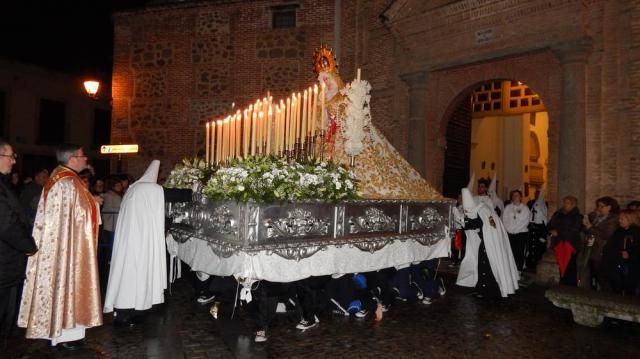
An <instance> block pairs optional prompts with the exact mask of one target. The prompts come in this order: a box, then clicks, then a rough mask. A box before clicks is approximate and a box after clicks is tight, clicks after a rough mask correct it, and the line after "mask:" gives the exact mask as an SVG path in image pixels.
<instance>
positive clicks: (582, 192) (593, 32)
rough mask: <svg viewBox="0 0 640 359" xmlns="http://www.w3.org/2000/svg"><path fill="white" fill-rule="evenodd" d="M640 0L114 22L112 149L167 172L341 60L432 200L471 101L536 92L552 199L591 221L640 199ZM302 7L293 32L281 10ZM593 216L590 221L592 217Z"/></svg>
mask: <svg viewBox="0 0 640 359" xmlns="http://www.w3.org/2000/svg"><path fill="white" fill-rule="evenodd" d="M639 5H640V1H638V0H609V1H605V0H586V1H585V0H562V1H558V0H460V1H450V0H434V1H422V0H368V1H363V0H352V1H348V0H309V1H304V0H300V1H283V0H279V1H275V0H263V1H244V2H237V1H196V2H190V3H175V4H165V5H161V6H157V7H151V8H148V9H144V10H140V11H136V12H130V13H121V14H117V15H116V16H115V54H114V61H115V63H114V72H113V116H114V117H113V119H114V120H113V127H112V138H113V139H114V141H122V142H129V141H136V142H138V143H140V145H141V147H142V149H143V152H142V153H141V155H142V156H141V157H139V158H137V159H135V160H133V161H130V162H129V163H128V165H129V169H130V171H131V172H132V173H136V172H137V171H141V169H142V168H143V167H144V166H145V164H146V163H147V162H148V160H150V159H151V158H153V157H160V158H162V159H163V160H165V164H168V165H169V166H165V168H164V170H165V173H166V171H168V170H169V169H170V167H171V166H172V165H173V163H175V162H176V161H177V160H179V159H180V158H181V157H184V156H192V155H195V154H196V153H197V152H198V150H200V149H201V147H202V143H201V142H202V139H203V137H204V136H203V135H202V132H203V126H202V124H203V123H204V121H205V120H207V119H210V118H211V117H213V116H216V115H219V114H221V113H224V112H226V111H228V110H229V109H230V105H231V103H232V102H236V103H239V104H243V103H245V102H249V101H252V100H253V99H255V98H257V97H258V96H262V95H263V94H264V92H266V90H270V91H271V92H272V93H274V94H276V95H278V94H283V93H286V92H287V91H288V90H291V89H295V88H301V87H302V86H303V85H306V84H308V83H310V82H311V81H313V74H312V72H311V70H310V58H311V55H312V52H313V49H314V48H315V47H317V46H318V45H319V44H321V43H327V44H329V45H332V46H333V47H334V50H336V53H337V54H338V56H339V61H340V65H341V67H340V71H341V73H342V75H343V77H344V78H346V79H349V78H352V77H353V74H354V72H355V69H356V68H357V67H361V68H362V74H363V78H365V79H367V80H369V81H370V82H371V84H372V87H373V91H372V112H373V120H374V122H375V123H376V125H377V126H378V127H380V128H381V129H382V131H383V132H384V133H385V135H387V137H389V138H390V140H391V141H392V143H393V144H394V145H396V147H397V148H398V149H399V150H400V151H401V152H402V153H403V154H404V155H405V156H406V157H407V158H408V159H409V161H410V162H411V163H412V164H414V166H415V167H416V168H418V169H419V170H420V171H421V172H422V173H423V174H424V175H425V177H426V178H427V179H428V180H429V181H430V182H432V183H433V184H434V185H435V186H436V187H437V188H441V187H442V182H443V180H444V179H443V172H444V165H445V164H444V154H445V151H446V148H447V140H446V136H445V134H446V128H447V124H448V121H449V119H450V117H451V116H452V114H453V112H454V111H455V108H456V105H457V104H458V103H459V101H460V100H461V99H463V98H464V97H465V96H468V95H469V93H470V92H471V91H472V89H473V88H474V87H475V86H477V85H478V84H481V83H483V82H486V81H491V80H496V79H512V80H518V81H522V82H524V83H526V84H527V85H529V86H530V87H531V88H532V89H533V90H534V91H536V92H537V93H538V94H539V95H540V96H541V98H542V99H543V101H544V103H545V107H546V108H547V111H548V113H549V131H548V135H549V138H548V143H549V159H548V164H547V165H548V168H549V176H548V183H547V184H546V185H545V188H546V190H547V198H549V199H550V201H551V202H552V204H555V203H557V201H558V199H559V198H561V197H562V196H564V195H567V194H574V195H577V197H578V198H579V200H580V202H581V203H582V204H583V205H582V207H583V208H585V207H587V208H591V207H592V203H593V201H594V200H595V198H597V197H599V196H603V195H611V196H614V197H616V198H618V199H619V200H621V202H623V203H624V202H626V201H628V200H631V199H633V198H640V114H639V112H640V96H638V95H640V81H638V80H640V52H639V51H638V46H637V44H639V43H640V6H639ZM283 6H293V7H295V11H296V16H297V22H296V24H295V27H293V28H273V26H272V24H273V23H272V17H273V13H274V11H278V9H281V7H283ZM585 203H586V206H585V205H584V204H585Z"/></svg>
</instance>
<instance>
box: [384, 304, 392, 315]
mask: <svg viewBox="0 0 640 359" xmlns="http://www.w3.org/2000/svg"><path fill="white" fill-rule="evenodd" d="M389 309H391V304H389V305H383V306H382V312H383V313H386V312H388V311H389Z"/></svg>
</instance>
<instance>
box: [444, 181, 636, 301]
mask: <svg viewBox="0 0 640 359" xmlns="http://www.w3.org/2000/svg"><path fill="white" fill-rule="evenodd" d="M490 187H491V186H490V185H489V183H488V181H487V180H481V181H478V197H479V198H486V199H487V202H488V203H489V205H490V207H492V208H494V211H495V212H496V214H497V215H499V216H500V217H501V219H502V221H503V223H504V226H505V229H506V231H507V233H508V235H509V241H510V245H511V250H512V251H513V256H514V259H515V261H516V265H517V267H518V269H519V270H520V271H528V272H535V271H536V267H537V264H538V262H539V261H540V259H542V256H543V255H544V253H545V252H546V251H548V250H549V251H552V252H553V254H554V257H555V259H556V262H557V265H558V270H559V274H560V283H561V284H564V285H572V286H580V287H583V288H592V289H594V290H601V291H610V292H615V293H619V294H624V295H640V201H630V202H629V203H627V204H626V206H625V208H624V209H622V208H621V206H620V205H619V203H618V201H616V200H615V199H614V198H612V197H601V198H598V199H597V200H596V201H595V207H594V208H593V210H591V211H589V213H588V214H586V215H583V214H582V213H580V209H579V207H578V205H579V204H578V200H577V198H576V197H574V196H566V197H564V198H563V200H562V204H561V207H560V209H558V210H557V211H556V212H555V213H553V214H547V203H546V202H544V199H543V197H540V195H541V193H540V191H537V192H536V195H535V198H534V199H533V200H531V201H528V202H527V203H526V204H524V203H523V202H522V198H523V194H522V192H521V191H520V190H514V191H511V193H510V198H509V200H508V201H506V202H502V201H501V200H500V199H499V198H497V196H496V195H495V193H491V192H490V189H489V188H490ZM461 236H462V232H461V231H460V232H459V233H458V235H457V236H456V238H454V241H453V249H454V250H453V256H454V260H457V259H459V258H461V257H462V255H463V251H464V248H463V245H462V244H461V243H462V241H461V238H460V237H461ZM456 242H457V243H456Z"/></svg>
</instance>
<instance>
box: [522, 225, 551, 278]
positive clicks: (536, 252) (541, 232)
mask: <svg viewBox="0 0 640 359" xmlns="http://www.w3.org/2000/svg"><path fill="white" fill-rule="evenodd" d="M546 237H547V227H546V226H545V225H544V224H535V223H532V224H531V230H530V231H529V244H528V247H529V250H528V253H527V259H526V260H525V261H526V264H527V269H528V270H530V271H533V272H535V270H536V267H537V266H538V262H539V261H540V259H542V256H543V255H544V253H545V252H546V251H547V243H546V241H543V242H541V241H540V238H546Z"/></svg>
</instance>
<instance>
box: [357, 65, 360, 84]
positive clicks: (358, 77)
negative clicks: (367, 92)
mask: <svg viewBox="0 0 640 359" xmlns="http://www.w3.org/2000/svg"><path fill="white" fill-rule="evenodd" d="M356 78H357V79H358V81H360V68H359V67H358V76H357V77H356Z"/></svg>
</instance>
